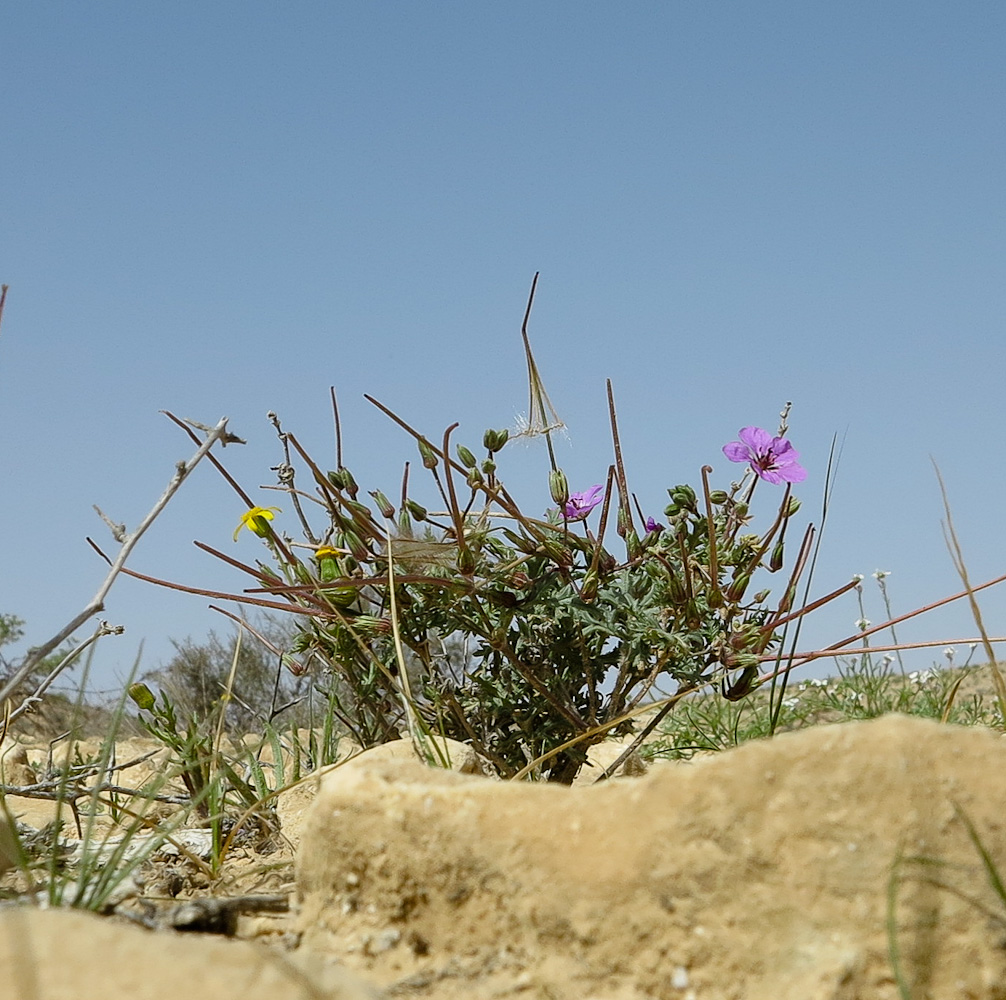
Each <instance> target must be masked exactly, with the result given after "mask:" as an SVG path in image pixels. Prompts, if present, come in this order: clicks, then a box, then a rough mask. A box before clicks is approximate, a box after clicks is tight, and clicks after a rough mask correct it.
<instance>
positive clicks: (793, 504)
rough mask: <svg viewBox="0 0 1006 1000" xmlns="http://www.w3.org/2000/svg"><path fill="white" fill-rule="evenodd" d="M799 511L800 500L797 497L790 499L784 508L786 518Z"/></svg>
mask: <svg viewBox="0 0 1006 1000" xmlns="http://www.w3.org/2000/svg"><path fill="white" fill-rule="evenodd" d="M799 509H800V500H799V499H798V498H797V497H790V498H789V504H788V505H787V507H786V517H792V516H793V515H794V514H795V513H796V512H797V511H798V510H799Z"/></svg>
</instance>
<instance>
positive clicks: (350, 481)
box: [328, 465, 359, 497]
mask: <svg viewBox="0 0 1006 1000" xmlns="http://www.w3.org/2000/svg"><path fill="white" fill-rule="evenodd" d="M328 480H329V482H330V483H331V484H332V485H333V486H336V487H338V488H339V489H340V490H345V491H346V492H347V493H348V494H349V495H350V496H354V497H355V496H356V493H357V490H358V489H359V487H358V486H357V485H356V480H355V479H354V478H353V473H352V472H350V471H349V469H347V468H346V467H345V466H344V465H340V466H339V468H338V469H336V470H335V472H330V473H329V474H328Z"/></svg>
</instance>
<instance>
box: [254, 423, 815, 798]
mask: <svg viewBox="0 0 1006 1000" xmlns="http://www.w3.org/2000/svg"><path fill="white" fill-rule="evenodd" d="M450 434H451V430H449V431H448V432H447V433H446V434H445V435H444V440H443V444H442V447H439V448H438V447H435V446H434V445H433V444H432V443H431V442H430V441H428V440H427V439H426V438H424V437H422V436H421V435H418V434H416V435H415V437H416V441H417V445H418V449H419V455H420V459H421V461H422V464H423V465H424V467H425V468H426V469H427V470H428V471H429V473H430V474H431V475H432V477H433V479H434V482H435V484H436V487H437V490H438V493H439V494H440V496H441V499H442V500H443V501H444V504H443V506H444V508H445V509H444V511H443V512H441V513H434V512H431V511H429V510H427V509H426V508H424V507H422V506H421V505H420V504H419V503H418V502H417V501H416V500H414V499H412V498H411V497H410V496H409V492H408V480H407V479H406V482H405V484H404V485H403V489H402V494H401V498H400V501H399V503H397V504H393V503H392V502H391V501H390V500H389V499H388V498H387V496H386V495H385V494H383V493H381V492H379V491H374V492H373V493H372V494H370V496H371V499H372V501H373V504H372V505H371V504H365V503H363V502H361V500H360V492H359V488H358V486H357V484H356V482H355V480H354V478H353V476H352V474H351V473H350V471H349V470H348V469H346V468H345V467H340V468H338V469H336V470H334V471H332V472H328V473H322V472H321V471H320V470H319V469H318V467H317V466H315V465H314V463H313V462H310V461H309V460H308V467H309V468H310V469H311V470H312V474H313V476H314V479H315V491H314V495H313V499H314V500H315V507H316V508H318V509H319V510H321V511H323V515H324V520H325V522H326V523H325V525H324V528H323V529H321V530H315V529H314V528H313V527H309V526H307V525H306V523H305V527H306V528H307V530H306V532H305V534H307V536H308V539H309V541H308V545H309V546H310V549H309V552H310V554H309V555H308V556H307V558H302V557H300V556H298V555H296V554H295V553H296V551H297V548H296V546H295V545H294V544H293V543H292V541H291V540H290V539H289V538H287V537H286V536H284V535H282V534H280V533H279V532H278V531H277V527H276V525H277V521H276V517H277V515H278V514H279V511H278V510H275V509H270V508H263V507H252V508H250V509H249V510H248V511H247V513H246V514H245V515H244V516H243V518H242V523H243V525H245V526H247V527H248V528H249V530H251V531H253V532H254V533H255V534H257V535H259V536H260V537H261V538H262V539H263V541H264V542H265V544H266V545H267V547H268V548H269V550H270V554H271V557H272V558H271V559H270V561H269V564H268V565H267V564H260V565H259V566H258V567H257V569H256V570H255V573H256V575H257V577H258V580H259V583H260V586H261V587H262V589H264V590H265V591H267V592H270V593H272V594H274V595H276V596H282V597H283V598H285V599H287V600H289V601H290V602H291V604H292V607H291V610H299V611H307V612H308V617H306V619H305V621H306V622H307V624H306V625H305V627H304V629H303V631H302V632H301V634H300V636H299V638H298V640H297V642H296V644H295V649H294V652H296V653H300V654H305V653H310V654H313V656H314V657H315V658H318V659H320V660H321V661H322V662H323V663H324V665H325V667H326V669H327V672H328V674H329V686H330V690H331V693H332V695H333V707H334V710H335V711H336V712H337V713H338V715H339V717H340V718H341V720H342V721H343V722H344V723H345V724H346V726H347V727H348V728H349V729H350V730H351V731H352V732H353V733H354V734H355V735H356V737H357V738H358V739H360V740H361V741H362V742H363V743H364V744H374V743H379V742H383V741H386V740H388V739H394V738H397V737H398V736H399V734H400V732H402V731H405V730H407V729H411V728H412V726H413V725H415V726H417V727H418V728H420V729H422V730H425V731H429V732H433V733H438V734H442V735H446V736H450V737H453V738H455V739H458V740H463V741H465V742H468V743H471V744H472V746H473V747H475V748H476V749H477V750H478V751H479V752H480V753H481V754H482V755H483V756H484V757H485V758H486V759H488V760H489V761H491V762H492V764H493V765H494V766H495V767H496V768H497V769H498V771H499V772H500V774H502V775H504V776H512V775H514V774H515V773H516V772H518V771H519V770H520V769H522V768H523V767H524V766H525V765H526V764H527V763H528V761H529V760H534V759H535V758H537V757H540V756H541V755H543V754H545V753H547V752H548V751H550V750H553V749H554V748H556V747H558V746H560V745H561V744H565V743H567V742H568V741H570V740H572V739H574V738H575V737H583V739H582V740H581V741H580V742H579V743H576V744H574V745H573V746H571V747H569V748H567V749H566V750H564V751H562V752H560V753H558V754H556V755H555V756H553V757H552V758H551V759H550V760H548V761H547V762H546V763H545V764H543V765H542V768H541V771H542V773H543V774H544V775H545V776H547V777H548V778H550V779H552V780H557V781H571V780H572V778H573V776H574V775H575V774H576V772H577V770H578V769H579V767H580V765H581V764H582V762H583V754H584V751H585V749H586V747H587V746H589V745H590V744H591V743H592V742H597V741H598V740H600V739H603V738H604V736H605V735H606V734H607V732H608V731H614V732H616V733H618V732H627V731H629V730H630V729H631V727H632V722H631V719H624V718H623V717H625V716H626V715H627V714H628V713H630V712H631V711H632V710H633V709H634V708H636V707H637V706H639V705H640V704H641V703H643V702H644V700H645V699H647V697H648V696H652V691H653V689H654V687H655V686H659V687H660V688H662V689H664V688H666V685H667V682H668V681H670V682H673V683H675V684H677V685H678V686H683V687H693V686H703V685H705V684H708V683H719V684H721V686H722V690H723V693H724V694H725V695H726V696H727V697H731V698H737V697H742V696H743V695H744V694H745V693H747V691H748V690H750V689H751V686H752V684H753V682H754V681H755V678H756V677H757V674H758V669H759V664H761V663H762V662H763V660H764V659H765V658H766V656H767V654H770V653H771V651H772V650H773V648H775V647H776V646H777V644H778V641H779V635H778V627H779V625H780V623H781V622H783V621H784V620H786V619H788V618H789V617H790V615H791V612H792V610H793V607H794V602H795V596H796V586H797V580H798V577H799V573H798V572H794V573H791V574H789V575H788V576H787V577H786V578H785V579H784V581H783V583H782V594H781V598H779V599H778V600H777V601H776V602H775V604H774V605H772V606H770V605H769V604H768V603H767V602H768V598H769V596H770V592H769V590H768V589H761V590H759V591H758V592H757V593H755V594H753V595H751V594H750V593H749V591H750V590H751V589H752V580H753V579H754V578H755V577H756V576H761V575H763V574H764V573H765V572H766V571H767V573H769V574H771V573H776V572H779V571H780V570H782V567H783V551H784V539H785V535H786V530H787V526H788V524H789V521H790V519H791V518H792V516H793V515H794V514H795V513H796V511H797V509H798V507H799V503H798V501H797V500H796V499H795V498H794V497H793V496H792V495H791V493H790V488H791V484H793V483H796V482H800V481H801V480H803V478H804V476H805V473H804V470H803V469H802V467H801V466H800V465H799V463H798V461H797V459H798V455H797V453H796V452H795V451H794V450H793V448H792V445H791V444H790V443H789V441H788V440H786V438H784V437H783V436H781V435H778V436H775V437H773V436H772V435H771V434H769V433H768V432H766V431H764V430H762V429H760V428H757V427H745V428H743V429H742V430H741V432H740V435H739V438H740V440H739V441H735V442H732V443H731V444H729V445H727V446H726V447H725V448H724V452H725V454H726V457H727V458H729V459H730V460H731V461H735V462H744V463H745V464H747V466H748V468H747V472H746V474H745V475H744V476H742V477H741V479H740V481H739V482H734V483H732V484H730V488H729V489H728V490H715V489H710V488H709V485H708V474H709V471H711V470H709V468H708V467H706V468H705V469H703V472H702V487H701V489H700V490H698V491H696V490H695V489H694V488H692V487H691V486H688V485H680V486H675V487H672V488H671V489H670V490H668V495H669V499H670V502H669V503H668V504H667V506H666V507H665V508H664V511H663V519H662V520H658V519H657V518H655V517H653V516H652V515H650V516H645V515H644V514H643V513H641V512H639V511H638V510H637V511H634V510H633V506H634V497H633V496H632V495H631V494H630V493H629V492H628V490H627V488H626V487H625V484H624V479H623V477H622V475H621V473H620V470H619V463H617V462H616V463H615V464H613V465H612V466H611V467H610V469H609V473H608V477H607V481H606V483H604V484H595V485H593V486H591V487H590V488H589V489H586V490H583V491H580V492H577V491H574V492H571V491H570V490H569V488H568V486H567V484H566V479H565V476H564V475H563V473H562V471H561V470H560V469H559V468H554V469H553V470H552V472H551V474H550V476H549V487H550V490H549V492H550V495H551V500H552V502H553V503H554V506H553V507H551V509H547V510H542V511H539V512H536V513H535V515H530V514H528V513H525V512H524V511H522V510H520V509H519V508H518V506H517V504H516V503H515V502H514V501H513V499H512V498H511V496H510V494H509V492H508V491H507V489H506V487H505V485H504V483H503V481H502V479H501V478H500V473H499V469H498V464H497V460H498V456H499V453H500V451H501V450H502V449H503V448H504V446H505V445H506V443H507V440H508V433H507V432H506V431H493V430H490V431H487V432H486V433H485V435H484V436H483V442H482V443H483V448H484V454H483V455H482V457H481V458H477V457H476V455H475V454H474V453H473V452H472V451H471V450H470V449H469V448H467V447H465V446H463V445H462V446H459V447H457V448H456V449H455V450H454V455H455V456H456V457H452V456H451V452H450V450H449V438H450ZM287 440H288V441H290V442H292V443H293V445H294V447H295V448H296V447H297V443H296V441H295V439H293V438H292V436H289V435H288V436H287ZM762 482H765V483H768V484H772V485H774V486H775V487H777V488H780V487H781V490H782V492H781V498H780V504H779V507H778V511H777V513H776V515H775V517H774V519H773V521H772V523H771V524H770V525H769V526H768V528H767V530H764V531H762V532H760V533H755V532H753V531H752V530H751V520H752V518H751V515H750V513H749V511H750V506H751V500H752V494H753V493H754V490H755V487H756V486H757V485H758V484H759V483H762ZM543 500H544V494H543ZM546 502H547V501H546ZM543 506H544V505H543ZM612 522H614V524H615V531H616V533H617V535H618V536H619V539H618V541H619V544H618V546H617V547H618V550H619V552H618V554H616V553H615V551H614V549H615V546H611V545H609V544H608V543H606V541H605V539H606V536H607V534H608V531H607V528H608V526H609V524H611V523H612ZM805 538H806V536H805ZM806 547H807V546H806V544H805V545H804V546H803V549H804V551H803V552H802V553H801V560H800V561H801V562H802V561H805V556H806V551H805V550H806ZM798 568H799V567H798ZM403 668H404V669H403ZM619 720H623V721H619Z"/></svg>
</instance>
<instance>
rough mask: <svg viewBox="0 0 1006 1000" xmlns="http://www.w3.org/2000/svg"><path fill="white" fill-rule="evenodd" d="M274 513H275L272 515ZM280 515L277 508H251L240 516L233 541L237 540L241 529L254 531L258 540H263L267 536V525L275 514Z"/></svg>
mask: <svg viewBox="0 0 1006 1000" xmlns="http://www.w3.org/2000/svg"><path fill="white" fill-rule="evenodd" d="M273 511H275V513H273ZM279 513H280V509H279V507H252V509H251V510H248V511H245V512H244V513H243V514H242V515H241V520H240V522H239V523H238V526H237V528H236V529H235V530H234V541H235V542H236V541H237V540H238V535H239V534H240V533H241V529H242V528H247V529H248V530H249V531H254V532H255V534H256V535H258V536H259V538H265V537H266V536H267V535H268V534H269V524H268V522H269V521H271V520H272V519H273V518H274V517H275V516H276V514H279Z"/></svg>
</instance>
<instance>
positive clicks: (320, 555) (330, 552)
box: [314, 545, 347, 561]
mask: <svg viewBox="0 0 1006 1000" xmlns="http://www.w3.org/2000/svg"><path fill="white" fill-rule="evenodd" d="M346 551H347V550H346V549H333V548H332V546H331V545H319V546H318V548H316V549H315V550H314V558H315V559H318V560H319V561H320V560H322V559H333V558H335V556H341V555H344V554H345V553H346Z"/></svg>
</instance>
